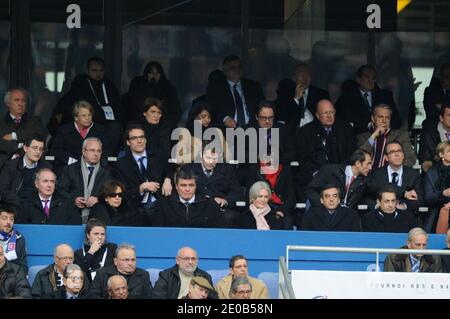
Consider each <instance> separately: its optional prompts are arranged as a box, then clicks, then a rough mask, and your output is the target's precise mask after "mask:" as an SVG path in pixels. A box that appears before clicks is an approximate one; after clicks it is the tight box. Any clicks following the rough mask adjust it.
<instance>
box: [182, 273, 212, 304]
mask: <svg viewBox="0 0 450 319" xmlns="http://www.w3.org/2000/svg"><path fill="white" fill-rule="evenodd" d="M211 291H214V288H213V286H211V284H210V283H209V281H208V280H207V279H206V278H203V277H201V276H194V277H192V279H191V282H190V283H189V292H188V294H187V295H186V296H184V297H181V299H207V298H208V295H209V293H210V292H211Z"/></svg>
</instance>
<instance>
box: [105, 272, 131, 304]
mask: <svg viewBox="0 0 450 319" xmlns="http://www.w3.org/2000/svg"><path fill="white" fill-rule="evenodd" d="M108 296H109V299H128V284H127V280H126V279H125V277H124V276H122V275H114V276H111V277H109V279H108Z"/></svg>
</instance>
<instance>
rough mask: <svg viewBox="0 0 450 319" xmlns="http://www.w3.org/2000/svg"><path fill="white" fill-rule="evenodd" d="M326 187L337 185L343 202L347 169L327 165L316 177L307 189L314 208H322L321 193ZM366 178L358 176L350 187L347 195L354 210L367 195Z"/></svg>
mask: <svg viewBox="0 0 450 319" xmlns="http://www.w3.org/2000/svg"><path fill="white" fill-rule="evenodd" d="M325 185H336V186H337V187H339V191H340V193H341V201H343V200H344V197H345V167H343V166H340V165H334V164H331V165H325V166H323V167H322V168H321V169H320V171H319V172H317V174H316V175H315V176H314V178H313V180H312V181H311V183H309V185H308V186H307V187H306V190H305V193H306V197H307V198H308V199H309V201H310V202H311V205H312V206H316V207H320V206H321V205H322V204H321V203H320V192H321V191H322V189H323V187H324V186H325ZM366 188H367V186H366V177H365V176H362V175H360V176H358V177H357V178H356V179H355V180H354V181H353V183H352V185H351V186H350V189H349V191H348V195H347V206H348V207H350V208H353V209H357V208H358V204H360V203H361V202H362V199H363V197H364V194H365V193H366Z"/></svg>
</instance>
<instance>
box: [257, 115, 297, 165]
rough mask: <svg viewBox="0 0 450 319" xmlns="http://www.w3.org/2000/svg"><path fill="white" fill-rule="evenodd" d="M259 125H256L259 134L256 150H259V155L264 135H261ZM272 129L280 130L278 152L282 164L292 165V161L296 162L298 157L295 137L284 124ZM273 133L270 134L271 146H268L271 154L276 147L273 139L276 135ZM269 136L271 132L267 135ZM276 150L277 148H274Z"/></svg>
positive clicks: (275, 125) (276, 124) (277, 124)
mask: <svg viewBox="0 0 450 319" xmlns="http://www.w3.org/2000/svg"><path fill="white" fill-rule="evenodd" d="M259 128H260V127H259V125H255V129H256V132H257V141H256V143H257V144H256V149H257V152H258V153H257V154H259V143H260V142H259V141H260V138H262V136H263V135H262V134H261V135H260V134H259ZM272 129H278V137H279V139H278V152H279V156H280V160H279V161H280V163H284V164H288V165H289V164H290V163H291V162H292V161H295V157H296V151H295V144H294V135H293V134H292V132H291V131H290V130H289V128H288V127H287V126H286V125H285V124H283V123H274V125H273V126H272ZM272 132H273V131H271V132H270V134H271V135H272V137H271V145H268V148H269V146H270V148H269V152H268V153H270V150H272V145H274V143H275V140H274V138H273V135H274V133H272ZM267 134H269V132H268V133H267ZM273 149H274V150H275V148H273ZM264 151H265V152H267V149H266V150H264Z"/></svg>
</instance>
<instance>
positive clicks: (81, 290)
mask: <svg viewBox="0 0 450 319" xmlns="http://www.w3.org/2000/svg"><path fill="white" fill-rule="evenodd" d="M84 277H85V274H84V272H83V270H81V268H80V266H78V265H76V264H70V265H68V266H67V267H66V270H65V271H64V277H63V285H62V286H61V287H59V289H58V290H57V291H56V292H54V293H52V294H50V295H49V296H45V298H48V299H71V300H73V299H85V298H86V295H87V291H88V289H89V287H88V286H85V285H84Z"/></svg>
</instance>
